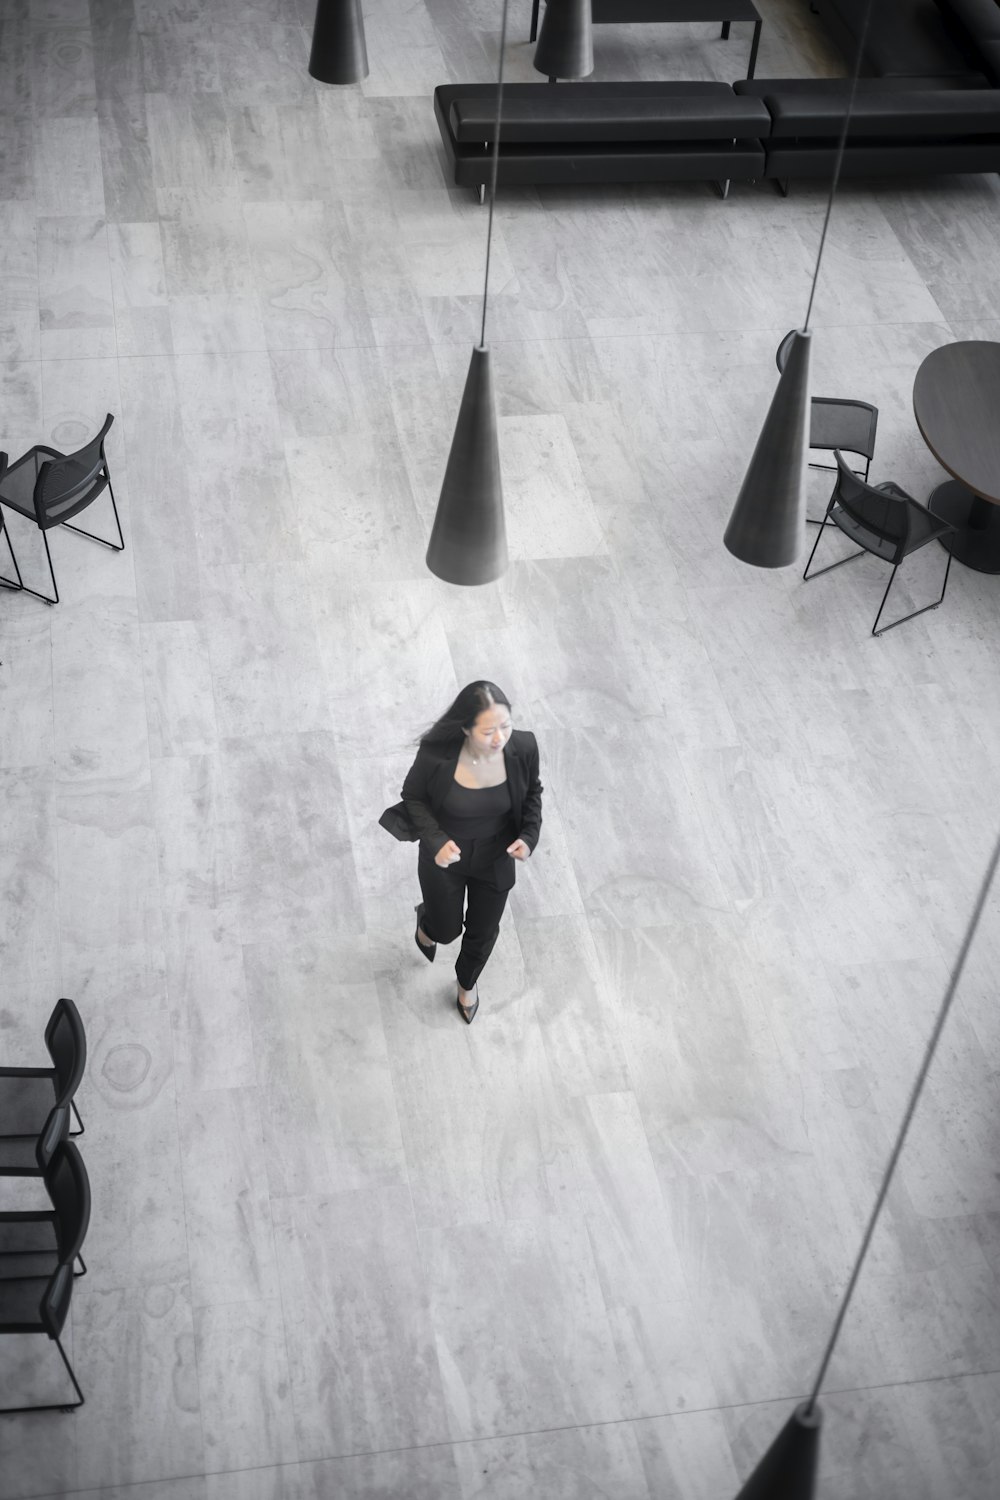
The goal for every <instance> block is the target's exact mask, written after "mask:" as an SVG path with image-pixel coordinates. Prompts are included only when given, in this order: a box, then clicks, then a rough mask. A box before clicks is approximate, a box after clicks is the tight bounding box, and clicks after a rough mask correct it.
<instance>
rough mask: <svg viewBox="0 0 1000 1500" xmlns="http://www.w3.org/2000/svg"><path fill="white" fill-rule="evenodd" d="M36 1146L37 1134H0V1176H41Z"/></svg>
mask: <svg viewBox="0 0 1000 1500" xmlns="http://www.w3.org/2000/svg"><path fill="white" fill-rule="evenodd" d="M37 1146H38V1137H37V1136H36V1137H35V1139H34V1140H32V1139H31V1137H30V1136H29V1137H27V1138H26V1139H22V1138H21V1137H19V1136H0V1177H41V1175H42V1169H41V1167H40V1166H39V1165H38V1159H37Z"/></svg>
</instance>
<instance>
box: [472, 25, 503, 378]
mask: <svg viewBox="0 0 1000 1500" xmlns="http://www.w3.org/2000/svg"><path fill="white" fill-rule="evenodd" d="M508 4H509V0H503V19H502V21H501V22H500V65H499V67H498V68H497V117H496V121H495V123H494V126H493V162H492V165H491V167H490V217H489V220H488V222H487V225H486V275H485V276H484V278H483V323H482V327H481V328H480V330H479V347H480V349H485V348H486V301H487V297H488V294H489V289H490V247H491V246H492V244H493V203H494V200H495V198H496V195H497V167H498V165H499V161H500V117H501V115H502V113H503V57H504V52H505V51H506V50H507V6H508Z"/></svg>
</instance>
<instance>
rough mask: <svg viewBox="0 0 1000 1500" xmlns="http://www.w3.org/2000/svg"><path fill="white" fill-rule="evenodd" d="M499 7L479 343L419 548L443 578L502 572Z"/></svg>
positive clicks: (503, 30) (476, 580)
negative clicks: (494, 320) (494, 284)
mask: <svg viewBox="0 0 1000 1500" xmlns="http://www.w3.org/2000/svg"><path fill="white" fill-rule="evenodd" d="M507 5H508V0H504V5H503V20H502V22H501V26H500V64H499V68H498V73H497V113H496V122H495V125H494V131H493V160H492V165H491V169H490V210H489V220H488V223H487V226H486V274H485V277H484V279H483V315H482V326H481V328H480V333H479V346H478V348H474V349H473V351H472V361H471V363H470V365H469V373H468V375H467V376H466V379H465V390H464V392H463V394H462V405H461V408H460V409H459V413H458V421H457V423H456V424H455V435H454V437H453V438H452V442H451V451H450V452H449V454H448V465H447V468H446V469H445V474H444V483H443V484H442V486H441V495H440V498H439V499H438V505H437V513H436V515H435V517H434V525H433V528H432V529H431V538H430V542H429V543H428V546H427V558H426V562H427V566H428V568H429V569H430V571H431V572H432V573H433V574H435V576H436V577H438V578H443V579H444V581H445V583H457V584H463V585H475V584H481V583H492V582H493V581H494V579H497V578H499V577H501V575H502V574H503V573H504V572H506V569H507V527H506V523H505V520H504V509H503V484H502V481H501V476H500V448H499V444H498V441H497V414H496V399H495V396H494V393H493V370H492V367H491V365H490V351H489V350H488V349H487V347H486V308H487V304H488V299H489V287H490V247H491V245H492V243H493V206H494V203H495V201H496V192H497V164H498V157H499V152H500V120H501V115H502V111H503V57H504V48H505V47H506V44H507Z"/></svg>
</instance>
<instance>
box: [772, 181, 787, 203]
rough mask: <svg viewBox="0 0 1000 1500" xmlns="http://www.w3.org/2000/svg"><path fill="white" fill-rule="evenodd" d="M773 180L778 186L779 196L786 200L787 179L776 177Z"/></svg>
mask: <svg viewBox="0 0 1000 1500" xmlns="http://www.w3.org/2000/svg"><path fill="white" fill-rule="evenodd" d="M774 180H775V182H776V183H777V184H778V192H779V193H780V194H781V196H782V197H783V198H787V197H788V178H787V177H776V178H775V179H774Z"/></svg>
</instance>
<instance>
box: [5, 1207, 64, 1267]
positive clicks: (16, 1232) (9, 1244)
mask: <svg viewBox="0 0 1000 1500" xmlns="http://www.w3.org/2000/svg"><path fill="white" fill-rule="evenodd" d="M58 1264H59V1235H58V1231H57V1229H56V1216H55V1214H54V1213H53V1212H52V1210H51V1209H44V1210H43V1209H38V1210H32V1211H28V1212H15V1213H2V1214H0V1280H4V1281H9V1280H11V1279H12V1278H14V1277H23V1276H33V1277H37V1276H45V1277H48V1276H51V1275H52V1273H53V1271H54V1270H55V1268H56V1266H57V1265H58Z"/></svg>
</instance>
